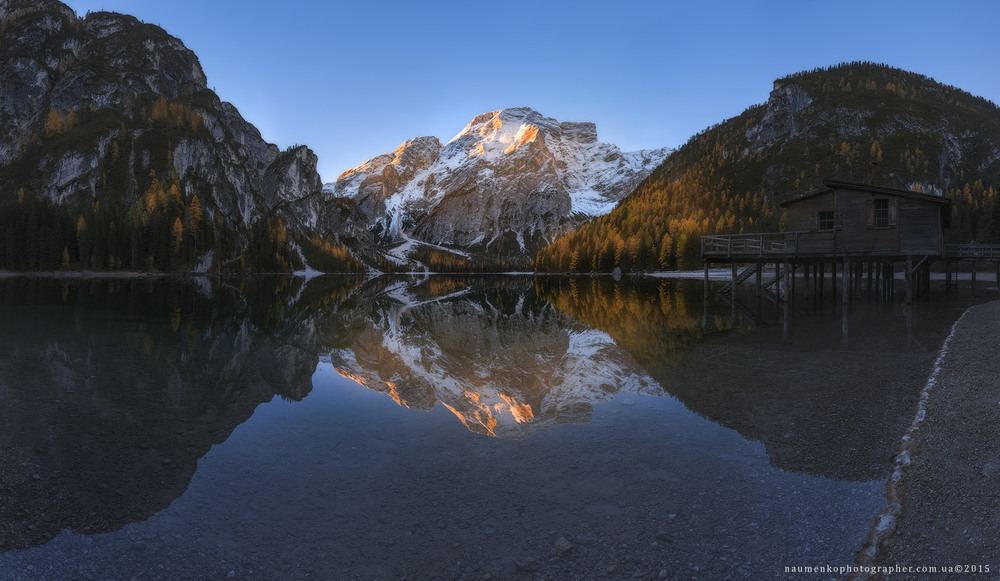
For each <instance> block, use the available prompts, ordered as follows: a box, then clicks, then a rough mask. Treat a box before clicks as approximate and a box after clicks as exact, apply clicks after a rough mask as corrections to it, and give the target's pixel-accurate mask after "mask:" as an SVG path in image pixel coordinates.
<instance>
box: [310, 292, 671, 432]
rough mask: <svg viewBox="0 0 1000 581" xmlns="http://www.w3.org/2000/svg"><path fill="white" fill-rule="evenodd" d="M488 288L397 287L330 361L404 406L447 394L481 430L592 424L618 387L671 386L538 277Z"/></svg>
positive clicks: (455, 409) (449, 403)
mask: <svg viewBox="0 0 1000 581" xmlns="http://www.w3.org/2000/svg"><path fill="white" fill-rule="evenodd" d="M486 288H487V287H480V288H478V289H477V288H476V287H475V286H471V287H468V288H463V287H459V288H456V289H453V290H454V292H453V293H451V294H444V295H438V296H434V295H431V296H427V295H424V294H423V293H421V291H420V289H419V288H417V289H413V288H405V287H402V286H401V287H399V288H396V289H395V290H394V292H391V293H389V294H388V295H387V296H385V297H384V298H383V299H381V300H379V301H377V302H376V307H375V308H373V309H372V311H371V314H370V316H369V317H367V320H366V321H365V322H364V325H365V326H364V329H363V330H362V331H361V332H360V334H359V335H358V337H357V339H356V340H355V342H354V343H353V344H352V345H350V346H349V347H346V348H343V349H337V350H334V351H332V352H331V353H330V354H329V359H330V363H331V364H332V365H333V366H334V367H335V368H336V369H337V370H338V371H339V372H340V373H341V375H343V376H345V377H349V378H351V379H353V380H354V381H356V382H358V383H359V384H361V385H364V386H365V387H368V388H369V389H373V390H375V391H379V392H383V393H386V394H388V395H389V396H390V397H392V398H393V399H394V400H395V401H396V402H397V403H399V404H400V405H403V406H406V407H409V408H415V409H430V408H432V407H434V406H435V405H436V404H437V403H438V402H440V403H441V405H443V406H445V407H447V408H448V409H449V410H450V411H451V412H452V413H454V414H455V416H456V417H458V418H459V420H460V421H461V422H462V423H463V424H464V425H465V426H466V427H467V428H469V429H470V430H472V431H473V432H476V433H479V434H484V435H489V436H497V437H502V438H523V437H525V436H526V435H528V434H530V433H532V432H534V431H537V430H539V429H542V428H545V427H547V426H551V425H553V424H556V423H586V422H588V421H590V417H591V413H592V411H593V406H594V404H596V403H599V402H603V401H608V400H610V399H613V398H614V397H615V396H617V395H618V394H622V393H650V394H662V390H661V389H660V387H659V386H658V385H657V383H656V382H655V381H653V380H651V379H650V378H649V377H648V376H647V375H646V374H645V373H644V372H643V371H642V369H641V368H639V367H638V366H637V365H636V364H635V362H634V361H633V360H632V358H631V357H630V356H629V355H628V354H627V353H626V352H624V351H623V350H622V349H621V348H619V347H618V346H617V345H616V344H615V342H614V341H613V340H612V339H611V338H610V337H608V336H607V335H606V334H604V333H602V332H600V331H594V330H590V329H587V328H586V327H583V326H581V325H579V324H577V323H575V322H573V321H572V319H570V318H568V317H566V316H565V315H563V314H562V313H560V312H559V311H558V310H556V309H555V308H554V307H552V306H551V305H548V304H546V303H544V302H542V301H539V299H538V298H537V296H536V295H535V293H534V291H533V289H532V288H531V287H530V286H528V285H521V286H517V287H515V288H506V289H503V290H501V291H500V292H496V293H491V292H485V290H486Z"/></svg>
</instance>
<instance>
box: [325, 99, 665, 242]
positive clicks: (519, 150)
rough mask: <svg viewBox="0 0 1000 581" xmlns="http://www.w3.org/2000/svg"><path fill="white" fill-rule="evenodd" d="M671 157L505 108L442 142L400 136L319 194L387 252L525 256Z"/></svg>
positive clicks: (585, 126)
mask: <svg viewBox="0 0 1000 581" xmlns="http://www.w3.org/2000/svg"><path fill="white" fill-rule="evenodd" d="M669 151H670V150H669V148H660V149H656V150H640V151H637V152H622V151H621V150H620V149H619V148H618V147H617V146H615V145H612V144H606V143H602V142H599V141H598V140H597V127H596V125H595V124H594V123H590V122H559V121H557V120H555V119H553V118H551V117H546V116H544V115H542V114H540V113H538V112H537V111H535V110H533V109H531V108H528V107H515V108H506V109H498V110H495V111H490V112H487V113H483V114H480V115H477V116H475V117H474V118H473V119H472V120H471V121H469V122H468V123H467V124H466V126H465V128H464V129H462V130H461V131H460V132H459V133H458V134H456V135H455V136H454V137H453V138H452V139H451V140H449V141H448V142H446V143H443V144H442V142H441V140H440V139H438V138H437V137H433V136H426V137H417V138H414V139H410V140H407V141H405V142H403V144H401V145H400V146H399V147H397V148H396V149H395V150H394V151H393V152H392V153H386V154H382V155H378V156H375V157H373V158H371V159H369V160H367V161H366V162H364V163H362V164H360V165H359V166H357V167H355V168H351V169H349V170H346V171H345V172H344V173H342V174H341V176H340V177H339V178H338V180H337V181H336V182H332V183H328V184H326V185H325V186H324V191H325V192H327V193H328V194H330V195H332V196H335V197H342V198H350V199H352V200H354V201H355V202H357V203H358V204H359V206H360V207H361V208H362V210H363V211H364V212H365V213H366V214H367V215H368V216H369V217H370V219H371V220H372V221H373V223H374V228H375V231H376V236H377V238H378V239H379V240H381V241H382V243H383V244H385V245H387V246H389V247H398V246H400V245H402V244H406V243H408V242H410V241H416V242H417V243H422V244H427V245H430V246H434V247H443V248H452V249H454V250H457V251H458V252H459V253H468V252H471V253H473V254H479V255H481V256H491V255H492V256H501V257H515V258H517V257H520V258H522V259H528V260H530V256H531V255H532V254H533V249H534V248H535V247H537V245H538V243H539V242H540V241H545V240H551V239H552V238H553V237H554V235H555V234H557V233H560V232H564V231H567V230H569V229H571V228H573V227H575V226H576V225H578V224H579V223H581V222H582V221H583V220H585V219H587V218H589V217H592V216H595V215H600V214H603V213H605V212H607V211H608V210H609V209H610V208H611V207H613V206H614V204H615V203H617V201H618V200H619V199H620V198H621V196H623V195H624V194H625V193H627V192H628V191H630V190H631V189H632V188H633V187H634V185H635V184H637V183H638V182H639V181H640V180H641V179H642V178H643V177H645V175H646V174H647V173H648V171H650V170H651V169H652V167H654V166H655V165H656V164H658V163H659V162H660V161H662V160H663V159H665V158H666V156H667V154H668V153H669ZM401 258H402V257H401Z"/></svg>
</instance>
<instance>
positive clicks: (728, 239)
mask: <svg viewBox="0 0 1000 581" xmlns="http://www.w3.org/2000/svg"><path fill="white" fill-rule="evenodd" d="M811 234H812V233H811V232H801V231H800V232H779V233H765V234H732V235H723V236H702V238H701V256H702V260H703V262H704V265H705V289H706V293H707V292H708V273H709V269H710V268H711V267H712V266H719V265H729V266H730V269H731V272H732V276H731V278H730V280H729V281H728V282H727V283H725V284H724V285H723V286H722V287H721V288H719V289H718V291H717V292H719V293H720V294H722V295H725V296H727V297H733V296H735V291H736V289H737V288H738V287H739V286H740V285H741V284H743V283H745V282H747V281H749V280H750V279H751V278H753V279H754V284H753V288H754V289H755V293H756V296H757V297H759V298H766V299H769V300H771V301H774V302H779V301H781V300H782V299H783V298H784V297H785V296H786V295H788V294H792V293H794V292H795V287H796V284H798V282H797V281H799V280H801V284H805V285H807V287H810V286H811V287H812V289H813V290H814V291H815V293H816V294H817V295H819V296H822V294H823V292H824V291H823V289H824V286H825V283H826V278H827V277H829V278H830V280H831V281H836V280H837V278H838V276H839V277H840V282H841V292H840V294H841V296H842V299H843V302H844V303H845V304H846V303H847V302H849V301H850V300H852V299H854V298H855V297H861V296H867V297H871V298H877V299H881V300H889V299H891V298H892V296H893V289H894V280H895V275H896V272H900V271H901V272H902V273H903V274H904V277H905V280H906V299H907V301H911V300H913V299H914V298H915V297H918V296H921V295H923V294H925V293H926V292H928V291H929V290H930V280H931V265H932V264H934V263H936V262H943V263H944V272H945V286H946V287H947V288H950V287H952V286H955V285H957V284H958V274H959V267H960V266H961V265H968V272H970V273H971V277H972V284H973V286H974V285H975V283H976V279H977V273H978V270H977V268H978V267H979V266H981V265H982V264H983V263H988V264H990V266H991V267H992V270H993V271H994V272H993V273H991V274H993V276H994V280H995V281H996V283H997V285H998V286H1000V245H987V244H949V245H947V246H945V247H944V250H945V251H944V252H943V253H941V254H905V255H904V254H892V253H878V252H874V251H866V252H851V251H847V250H844V251H839V252H838V251H835V250H831V251H827V252H823V251H821V250H818V249H816V248H815V246H814V245H812V244H809V243H808V241H809V238H810V236H811ZM802 242H807V244H806V245H805V247H806V248H808V250H804V251H803V250H800V249H801V248H803V244H802ZM838 271H839V272H838Z"/></svg>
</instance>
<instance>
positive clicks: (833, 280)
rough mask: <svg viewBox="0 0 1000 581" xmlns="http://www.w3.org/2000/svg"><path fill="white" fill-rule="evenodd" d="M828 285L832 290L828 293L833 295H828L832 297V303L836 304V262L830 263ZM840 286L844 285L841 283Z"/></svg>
mask: <svg viewBox="0 0 1000 581" xmlns="http://www.w3.org/2000/svg"><path fill="white" fill-rule="evenodd" d="M830 286H831V287H832V288H833V290H832V291H831V292H830V294H831V295H833V296H832V297H830V298H832V299H833V304H837V263H836V262H831V263H830ZM840 286H841V287H843V286H844V285H843V284H841V285H840Z"/></svg>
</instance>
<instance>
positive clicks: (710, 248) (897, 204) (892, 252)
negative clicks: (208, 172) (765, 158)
mask: <svg viewBox="0 0 1000 581" xmlns="http://www.w3.org/2000/svg"><path fill="white" fill-rule="evenodd" d="M823 184H824V186H826V187H825V188H824V189H823V190H820V191H817V192H813V193H808V194H804V195H801V196H798V197H794V198H791V199H788V200H786V201H784V202H782V203H781V206H782V207H783V208H784V211H785V217H786V220H785V227H786V231H785V232H779V233H768V234H733V235H722V236H703V237H702V239H701V256H702V260H703V262H704V265H705V289H706V290H705V292H706V295H707V293H708V271H709V267H710V266H712V265H720V264H729V265H731V269H732V279H731V280H730V281H729V283H728V284H726V285H725V286H723V287H722V288H721V289H720V290H719V293H720V294H723V295H726V294H729V296H731V297H733V298H734V299H735V292H736V290H737V289H738V287H739V285H740V284H741V283H742V282H744V281H746V280H748V279H749V278H750V277H756V286H755V288H756V292H757V293H758V296H767V297H769V298H771V299H772V300H778V299H783V298H784V297H785V295H786V294H788V295H793V294H794V285H795V278H796V276H795V274H796V271H802V272H804V275H805V281H806V282H805V284H809V283H810V282H811V283H812V284H814V285H816V288H817V289H818V292H820V293H822V288H823V279H824V277H825V275H826V272H827V270H828V269H829V271H830V276H831V277H833V278H832V279H833V280H835V279H836V276H837V269H838V267H839V268H840V269H841V279H842V281H841V283H842V295H843V301H844V303H847V302H848V300H849V299H850V298H851V297H852V296H853V295H855V294H860V293H861V292H862V285H864V286H865V287H866V289H867V295H868V296H881V297H882V298H889V297H890V296H891V293H892V290H893V280H894V273H895V271H896V265H897V264H900V263H902V264H905V271H904V272H905V274H906V282H907V284H906V296H907V300H911V299H912V298H913V297H914V296H916V295H919V294H920V293H921V292H924V291H927V290H929V289H930V265H931V263H933V262H935V261H939V260H943V261H945V265H946V270H947V278H946V280H947V284H948V285H950V284H951V282H952V276H953V273H952V271H953V270H954V269H953V265H954V263H956V262H958V261H967V262H972V263H973V270H972V272H973V281H975V266H974V265H975V262H976V261H989V262H992V263H993V264H994V266H995V267H996V269H997V277H998V283H1000V246H992V245H978V246H977V245H960V246H946V245H945V242H944V241H945V235H944V234H945V230H946V229H947V228H949V226H950V224H951V200H950V199H948V198H945V197H942V196H935V195H929V194H924V193H921V192H915V191H910V190H900V189H894V188H887V187H882V186H876V185H873V184H863V183H854V182H848V181H842V180H832V179H831V180H825V181H824V182H823ZM772 269H773V274H774V276H773V277H768V278H769V280H766V281H765V280H764V278H765V272H771V271H772ZM866 271H867V282H866V283H865V272H866ZM781 289H787V291H788V292H787V293H786V292H782V290H781Z"/></svg>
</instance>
